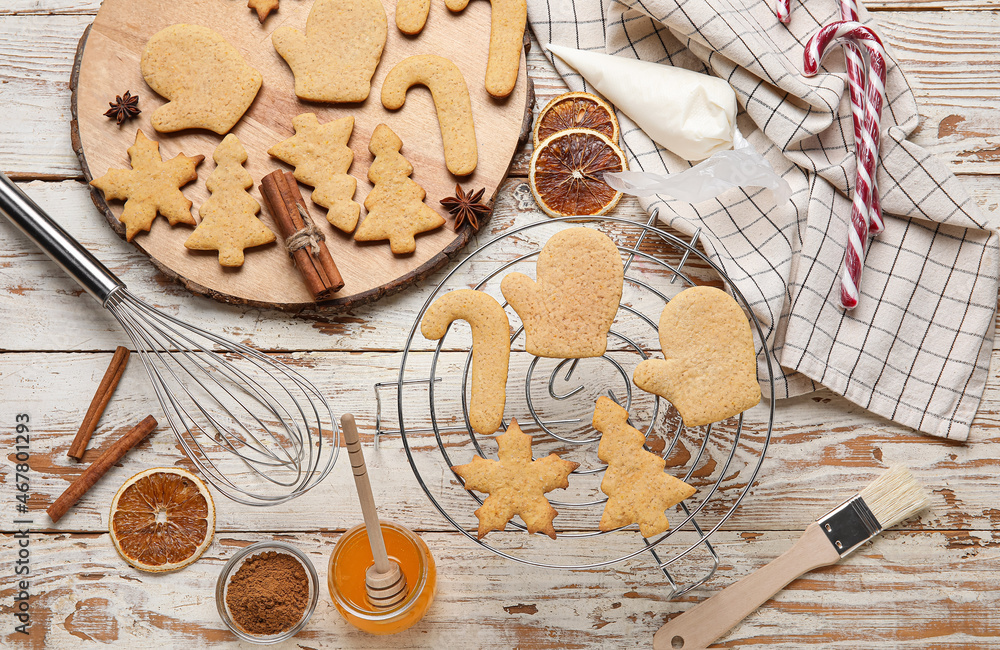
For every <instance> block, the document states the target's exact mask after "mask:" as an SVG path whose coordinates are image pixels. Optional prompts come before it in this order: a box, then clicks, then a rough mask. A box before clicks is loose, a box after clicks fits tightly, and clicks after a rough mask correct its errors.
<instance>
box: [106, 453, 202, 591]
mask: <svg viewBox="0 0 1000 650" xmlns="http://www.w3.org/2000/svg"><path fill="white" fill-rule="evenodd" d="M109 529H110V531H111V541H112V542H114V544H115V549H117V551H118V553H119V555H121V556H122V558H124V559H125V561H126V562H128V563H129V564H131V565H132V566H134V567H135V568H137V569H139V570H140V571H150V572H153V573H162V572H165V571H176V570H177V569H183V568H184V567H186V566H187V565H189V564H191V563H192V562H194V561H195V560H197V559H198V558H199V557H201V554H202V553H204V552H205V549H207V548H208V545H209V544H211V543H212V534H213V533H214V532H215V503H213V502H212V495H211V494H209V492H208V488H207V487H205V484H204V483H202V481H201V479H199V478H198V477H197V476H195V475H194V474H192V473H191V472H189V471H187V470H186V469H180V468H177V467H155V468H153V469H147V470H146V471H144V472H139V473H138V474H136V475H135V476H133V477H132V478H130V479H129V480H127V481H125V483H124V484H123V485H122V486H121V487H120V488H119V489H118V493H117V494H115V498H114V499H112V500H111V516H110V517H109Z"/></svg>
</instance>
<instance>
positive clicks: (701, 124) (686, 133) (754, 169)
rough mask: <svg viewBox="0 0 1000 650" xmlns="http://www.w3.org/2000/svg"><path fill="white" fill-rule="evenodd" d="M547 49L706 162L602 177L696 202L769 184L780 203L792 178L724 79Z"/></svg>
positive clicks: (623, 188)
mask: <svg viewBox="0 0 1000 650" xmlns="http://www.w3.org/2000/svg"><path fill="white" fill-rule="evenodd" d="M548 50H549V51H550V52H552V53H553V54H555V55H556V56H558V57H559V58H560V59H562V60H563V61H565V62H566V64H567V65H569V66H570V67H572V68H574V69H575V70H576V71H577V72H579V73H580V75H581V76H582V77H583V78H584V79H586V80H587V82H588V83H589V84H590V85H591V86H593V87H594V89H595V90H597V92H599V93H601V94H602V95H604V97H605V99H607V100H608V101H609V102H611V103H612V104H614V106H615V107H616V108H617V109H618V110H620V111H621V112H622V113H624V114H625V115H627V116H628V117H629V119H631V120H632V121H633V122H635V123H636V124H637V125H638V126H639V128H641V129H642V130H643V131H644V132H645V133H646V135H648V136H649V137H650V139H652V140H653V141H654V142H655V143H657V144H658V145H660V146H662V147H664V148H665V149H667V150H669V151H671V152H672V153H674V154H676V155H677V156H679V157H681V158H683V159H685V160H691V161H695V160H702V161H703V162H701V163H699V164H697V165H695V166H694V167H692V168H691V169H687V170H685V171H683V172H680V173H677V174H654V173H651V172H636V171H629V172H616V173H606V174H604V181H605V182H606V183H607V184H608V185H610V186H611V187H613V188H614V189H616V190H618V191H619V192H624V193H625V194H632V195H635V196H651V195H653V194H666V195H669V196H672V197H674V198H676V199H680V200H682V201H687V202H689V203H697V202H699V201H704V200H706V199H710V198H713V197H715V196H718V195H719V194H721V193H722V192H724V191H725V190H727V189H729V188H732V187H739V186H758V187H765V188H768V189H770V190H771V191H773V192H774V195H775V201H776V202H777V203H778V204H779V205H780V204H783V203H784V202H785V201H787V200H788V198H789V196H790V195H791V188H790V187H789V185H788V182H787V181H785V180H784V179H783V178H781V177H780V176H778V175H777V174H776V173H775V172H774V168H772V167H771V164H770V163H769V162H767V160H766V159H765V158H764V157H763V156H761V155H760V154H759V153H757V151H756V150H755V149H754V148H753V146H752V145H751V144H750V143H749V142H747V140H746V139H745V138H744V137H743V135H742V134H741V133H740V132H739V129H737V128H736V110H737V105H736V93H735V92H734V91H733V89H732V87H731V86H730V85H729V84H728V83H726V82H725V81H723V80H722V79H719V78H718V77H712V76H709V75H705V74H700V73H697V72H693V71H691V70H687V69H684V68H677V67H674V66H670V65H665V64H661V63H652V62H649V61H640V60H638V59H629V58H626V57H621V56H612V55H609V54H600V53H597V52H585V51H583V50H574V49H573V48H569V47H563V46H560V45H553V44H549V45H548Z"/></svg>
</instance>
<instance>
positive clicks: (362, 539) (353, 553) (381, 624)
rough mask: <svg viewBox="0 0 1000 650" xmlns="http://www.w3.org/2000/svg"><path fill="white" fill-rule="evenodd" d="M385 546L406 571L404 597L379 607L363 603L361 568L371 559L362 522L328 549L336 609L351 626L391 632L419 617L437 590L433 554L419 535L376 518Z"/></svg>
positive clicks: (404, 573) (376, 632)
mask: <svg viewBox="0 0 1000 650" xmlns="http://www.w3.org/2000/svg"><path fill="white" fill-rule="evenodd" d="M379 525H380V526H381V528H382V537H383V538H384V539H385V550H386V552H387V553H388V555H389V559H391V560H394V561H395V562H397V563H398V564H399V567H400V569H402V571H403V575H404V576H406V589H407V593H406V598H405V599H404V600H403V602H401V603H400V604H399V605H397V606H395V607H392V608H390V609H386V610H378V609H376V608H374V607H372V606H371V605H370V604H369V603H368V596H367V593H366V591H365V571H367V569H368V567H370V566H371V565H372V564H374V563H375V560H374V559H373V558H372V550H371V546H370V545H369V543H368V533H367V531H366V530H365V526H364V524H361V525H359V526H355V527H354V528H352V529H350V530H348V531H347V532H345V533H344V534H343V535H342V536H341V537H340V539H339V540H338V541H337V545H336V546H335V547H334V549H333V553H331V554H330V567H329V571H328V573H327V575H328V578H327V583H328V584H329V587H330V598H332V599H333V604H334V606H336V608H337V610H338V611H340V613H341V614H342V615H343V617H344V618H346V619H347V621H348V622H349V623H350V624H351V625H353V626H354V627H356V628H358V629H361V630H364V631H365V632H369V633H371V634H395V633H396V632H402V631H403V630H405V629H407V628H409V627H410V626H412V625H413V624H414V623H416V622H417V621H419V620H420V619H421V618H423V616H424V613H426V612H427V608H428V607H430V605H431V602H432V601H433V600H434V593H435V591H436V590H437V570H436V568H435V566H434V558H433V557H432V556H431V551H430V549H429V548H427V544H425V543H424V540H422V539H420V537H418V536H417V535H416V534H415V533H413V532H412V531H410V530H409V529H407V528H404V527H402V526H399V525H396V524H392V523H389V522H386V521H380V522H379Z"/></svg>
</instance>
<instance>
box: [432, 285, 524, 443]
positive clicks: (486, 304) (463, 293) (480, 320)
mask: <svg viewBox="0 0 1000 650" xmlns="http://www.w3.org/2000/svg"><path fill="white" fill-rule="evenodd" d="M454 320H464V321H468V323H469V325H471V326H472V401H471V405H470V407H469V422H470V423H471V424H472V429H473V430H474V431H475V432H476V433H480V434H482V435H486V436H488V435H491V434H493V433H494V432H495V431H496V430H497V429H499V428H500V425H501V424H502V422H503V408H504V404H505V402H506V400H507V396H506V389H507V367H508V363H509V362H510V322H509V321H508V320H507V312H505V311H504V310H503V307H501V306H500V303H498V302H497V301H496V299H495V298H493V296H491V295H489V294H488V293H483V292H482V291H474V290H472V289H458V290H456V291H449V292H448V293H446V294H444V295H443V296H441V297H440V298H438V299H437V300H435V301H434V303H433V304H432V305H431V306H430V307H429V308H428V309H427V312H426V313H425V314H424V317H423V319H422V320H421V321H420V332H421V333H422V334H423V335H424V337H425V338H428V339H432V340H435V341H436V340H438V339H440V338H442V337H443V336H444V335H445V332H447V331H448V326H449V325H451V322H452V321H454Z"/></svg>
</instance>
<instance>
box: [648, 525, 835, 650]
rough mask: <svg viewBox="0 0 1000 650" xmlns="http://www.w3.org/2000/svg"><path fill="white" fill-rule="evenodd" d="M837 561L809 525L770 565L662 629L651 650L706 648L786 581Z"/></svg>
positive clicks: (824, 539)
mask: <svg viewBox="0 0 1000 650" xmlns="http://www.w3.org/2000/svg"><path fill="white" fill-rule="evenodd" d="M839 560H840V553H838V552H837V549H836V548H834V546H833V544H831V543H830V540H829V539H828V538H827V536H826V534H825V533H824V532H823V530H822V529H821V528H820V527H819V524H818V523H813V524H810V525H809V527H808V528H806V531H805V532H804V533H803V534H802V537H800V538H799V541H797V542H795V544H794V545H793V546H792V548H790V549H788V551H786V552H785V553H784V554H783V555H781V556H780V557H778V558H777V559H775V560H774V561H773V562H771V563H770V564H768V565H767V566H765V567H763V568H761V569H758V570H757V571H755V572H754V573H751V574H750V575H748V576H747V577H745V578H743V579H742V580H740V581H739V582H737V583H735V584H733V585H731V586H729V587H727V588H726V589H723V590H722V591H720V592H719V593H717V594H715V595H714V596H712V597H711V598H709V599H708V600H706V601H704V602H703V603H700V604H698V605H697V606H695V607H694V608H692V609H690V610H688V611H686V612H684V613H683V614H681V615H680V616H678V617H676V618H674V619H673V620H671V621H670V622H669V623H667V624H666V625H664V626H663V627H661V628H660V629H659V631H657V633H656V635H655V636H653V650H676V649H677V648H682V649H683V650H697V649H699V648H707V647H708V646H709V644H710V643H712V642H713V641H715V640H716V639H718V638H719V637H721V636H722V635H723V634H725V633H726V632H728V631H729V630H730V628H732V627H733V626H734V625H736V624H737V623H739V622H740V621H742V620H743V619H744V618H746V617H747V616H748V615H749V614H750V613H751V612H753V611H754V610H755V609H757V608H758V607H760V606H761V605H763V604H764V603H765V602H767V600H768V599H769V598H770V597H771V596H773V595H774V594H776V593H778V592H779V591H781V589H783V588H784V587H785V585H787V584H788V583H789V582H791V581H792V580H795V579H796V578H798V577H799V576H800V575H802V574H803V573H805V572H807V571H812V570H813V569H815V568H817V567H821V566H827V565H830V564H835V563H836V562H838V561H839Z"/></svg>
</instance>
